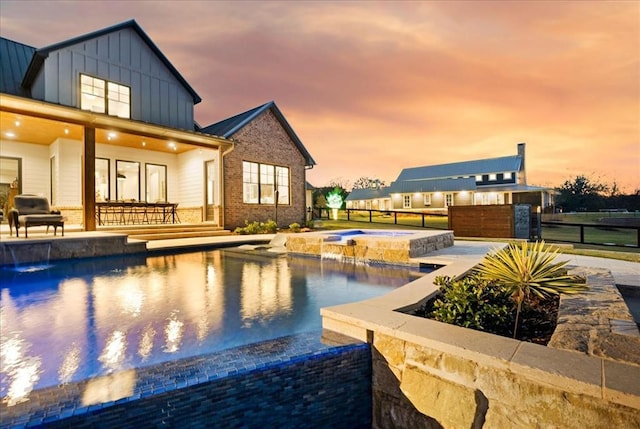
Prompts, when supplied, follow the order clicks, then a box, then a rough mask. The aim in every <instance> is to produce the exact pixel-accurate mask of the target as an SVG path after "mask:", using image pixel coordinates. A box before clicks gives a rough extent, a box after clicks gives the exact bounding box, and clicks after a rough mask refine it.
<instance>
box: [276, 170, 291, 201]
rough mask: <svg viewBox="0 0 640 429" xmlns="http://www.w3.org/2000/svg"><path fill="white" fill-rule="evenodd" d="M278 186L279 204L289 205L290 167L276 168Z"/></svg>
mask: <svg viewBox="0 0 640 429" xmlns="http://www.w3.org/2000/svg"><path fill="white" fill-rule="evenodd" d="M276 184H277V186H278V204H289V201H290V198H289V167H278V166H276Z"/></svg>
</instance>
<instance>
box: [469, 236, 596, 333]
mask: <svg viewBox="0 0 640 429" xmlns="http://www.w3.org/2000/svg"><path fill="white" fill-rule="evenodd" d="M557 253H558V250H557V249H552V248H550V247H546V248H545V243H544V241H536V242H535V243H531V244H530V243H527V242H523V243H522V245H518V244H517V243H510V244H509V245H508V246H507V247H506V248H504V249H501V250H499V251H497V252H494V253H491V254H489V255H487V256H486V257H485V259H484V260H483V261H482V262H481V263H480V264H479V265H478V266H477V267H476V271H477V273H478V276H479V277H480V278H482V279H485V280H488V281H490V282H493V283H495V284H497V285H499V286H501V287H503V288H504V289H505V290H507V291H508V292H509V293H510V294H511V298H512V299H513V300H514V302H515V304H516V318H515V325H514V329H513V337H514V338H515V337H516V333H517V332H516V331H517V329H518V323H519V318H520V311H521V309H522V303H523V302H524V301H525V300H527V299H528V298H529V296H530V295H531V294H534V295H537V296H539V297H541V298H545V297H548V296H549V295H558V294H561V293H566V294H574V293H579V292H580V291H582V290H584V289H586V285H585V284H584V283H585V279H584V278H582V277H580V276H577V275H571V274H567V270H566V269H565V266H566V265H567V261H563V262H554V260H555V258H556V256H557Z"/></svg>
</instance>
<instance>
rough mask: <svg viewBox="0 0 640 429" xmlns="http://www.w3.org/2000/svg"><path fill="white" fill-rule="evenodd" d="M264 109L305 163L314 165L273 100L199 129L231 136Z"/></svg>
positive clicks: (218, 134) (217, 134)
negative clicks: (268, 112)
mask: <svg viewBox="0 0 640 429" xmlns="http://www.w3.org/2000/svg"><path fill="white" fill-rule="evenodd" d="M266 110H271V112H272V113H273V114H274V115H275V116H276V118H277V119H278V121H279V122H280V124H281V125H282V127H283V128H284V130H285V131H286V132H287V134H288V135H289V137H290V138H291V140H293V142H294V144H295V145H296V147H297V148H298V150H299V151H300V153H302V156H303V157H304V159H305V162H306V163H307V165H308V166H313V165H315V164H316V162H315V161H314V160H313V158H312V157H311V154H310V153H309V152H308V151H307V148H305V147H304V144H302V141H300V139H299V138H298V136H297V135H296V133H295V132H294V131H293V128H291V125H289V122H287V120H286V119H285V117H284V115H283V114H282V112H281V111H280V109H278V106H276V103H275V102H274V101H269V102H268V103H265V104H263V105H261V106H258V107H255V108H253V109H251V110H247V111H246V112H243V113H240V114H238V115H235V116H232V117H230V118H227V119H224V120H222V121H220V122H216V123H215V124H211V125H209V126H206V127H204V128H202V129H201V131H202V132H203V133H207V134H213V135H216V136H221V137H225V138H231V137H232V136H233V135H234V134H235V133H237V132H238V131H240V130H241V129H242V128H243V127H245V126H246V125H247V124H248V123H250V122H251V121H253V120H254V119H255V118H257V117H258V116H260V114H262V112H264V111H266Z"/></svg>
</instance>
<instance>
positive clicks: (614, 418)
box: [321, 264, 640, 429]
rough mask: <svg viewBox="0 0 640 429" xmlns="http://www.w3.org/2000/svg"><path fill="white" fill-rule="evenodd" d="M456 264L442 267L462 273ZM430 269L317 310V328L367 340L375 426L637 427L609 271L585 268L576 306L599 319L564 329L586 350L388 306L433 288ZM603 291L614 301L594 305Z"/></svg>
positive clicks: (634, 388) (634, 352)
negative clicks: (584, 287) (376, 294)
mask: <svg viewBox="0 0 640 429" xmlns="http://www.w3.org/2000/svg"><path fill="white" fill-rule="evenodd" d="M455 265H456V264H451V265H449V266H447V267H445V268H443V269H442V270H450V271H454V270H457V271H458V272H459V273H460V272H464V269H463V268H464V267H456V266H455ZM461 268H462V269H461ZM438 273H440V271H438ZM447 274H448V273H447ZM435 275H436V274H435V273H432V274H430V275H427V276H425V277H423V278H421V279H419V280H416V281H414V282H412V283H410V284H409V285H407V286H404V287H402V288H400V289H398V290H397V291H395V293H391V294H387V295H386V296H384V297H380V298H375V299H371V300H367V301H363V302H360V303H354V304H346V305H342V306H336V307H331V308H323V309H322V311H321V312H322V316H323V326H324V327H325V329H332V330H335V331H337V332H341V333H343V334H346V335H350V336H352V337H354V338H358V339H361V340H366V341H368V342H369V343H370V344H372V346H373V349H372V356H373V359H372V367H373V376H372V380H373V382H372V383H373V385H372V391H373V427H374V428H376V429H387V428H407V429H409V428H411V429H416V428H417V429H419V428H481V427H484V428H492V429H494V428H497V429H502V428H504V429H511V428H547V427H549V428H569V429H570V428H576V429H582V428H584V427H589V428H606V429H610V428H640V364H638V363H637V362H636V360H635V359H633V358H631V359H629V358H628V357H629V356H632V357H633V356H635V357H636V359H637V357H638V356H640V348H638V346H639V345H640V343H638V342H637V341H636V340H635V339H633V337H632V336H627V337H626V338H627V340H625V341H626V342H625V345H626V346H629V347H630V348H629V349H628V352H627V353H625V354H616V353H615V351H616V350H620V348H619V347H618V346H617V345H615V344H614V343H613V342H612V340H611V339H612V338H614V337H616V338H617V339H618V340H620V338H621V337H622V336H621V335H618V334H616V333H615V332H613V331H614V325H615V324H612V323H611V322H610V320H609V319H610V318H611V317H615V318H619V317H622V316H621V313H620V312H618V311H622V308H621V307H620V306H618V304H619V302H618V298H616V297H614V295H615V293H613V291H611V290H609V288H610V287H612V288H615V285H614V284H613V278H612V277H611V275H610V273H609V272H608V271H603V270H588V271H587V284H588V286H590V288H591V291H589V292H587V293H586V294H584V295H585V296H584V297H583V299H586V300H588V301H589V300H590V302H591V304H590V305H587V304H580V305H579V306H578V307H579V308H582V310H581V311H577V312H576V313H581V314H582V315H585V316H587V317H588V318H589V317H593V318H594V323H595V321H597V322H598V323H597V324H589V323H585V325H583V326H580V325H573V326H568V330H567V333H568V332H569V331H572V330H573V333H574V335H577V336H582V337H584V338H585V339H588V341H587V342H586V344H591V345H590V346H588V347H586V350H582V349H578V350H576V349H575V348H573V349H572V350H560V349H556V348H553V347H546V346H542V345H537V344H532V343H527V342H521V341H517V340H514V339H511V338H505V337H501V336H497V335H492V334H487V333H484V332H479V331H474V330H471V329H465V328H461V327H458V326H454V325H448V324H445V323H440V322H437V321H435V320H430V319H425V318H421V317H416V316H411V315H408V314H405V313H401V312H398V311H395V310H397V309H399V308H402V307H403V306H408V305H411V304H412V303H415V302H418V301H419V300H420V299H423V298H424V297H425V296H426V295H429V294H430V293H435V286H434V285H433V277H434V276H435ZM601 289H607V290H609V292H611V294H608V293H607V294H604V293H602V294H601V292H599V290H601ZM598 295H601V296H600V298H601V299H598V298H597V296H598ZM606 296H609V299H608V300H609V301H610V303H611V304H612V305H607V306H606V307H609V309H608V310H602V309H601V308H602V307H603V306H602V305H601V303H602V302H603V301H606V300H607V298H606ZM596 303H600V304H596ZM561 314H563V313H562V312H561ZM561 317H562V316H561ZM614 320H617V319H614ZM605 327H606V328H605ZM594 330H595V331H597V332H596V333H597V335H595V336H594V333H593V332H594ZM594 338H595V340H594Z"/></svg>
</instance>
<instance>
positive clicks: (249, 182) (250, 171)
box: [242, 161, 260, 204]
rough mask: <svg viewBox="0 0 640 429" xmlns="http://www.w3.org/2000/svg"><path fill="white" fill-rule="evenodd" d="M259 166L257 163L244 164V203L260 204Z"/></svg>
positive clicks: (245, 162)
mask: <svg viewBox="0 0 640 429" xmlns="http://www.w3.org/2000/svg"><path fill="white" fill-rule="evenodd" d="M258 169H259V164H258V163H257V162H247V161H244V162H243V163H242V202H243V203H247V204H258V203H259V202H260V201H259V200H258V196H259V195H260V193H259V192H258V186H259V185H260V178H259V174H258Z"/></svg>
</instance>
